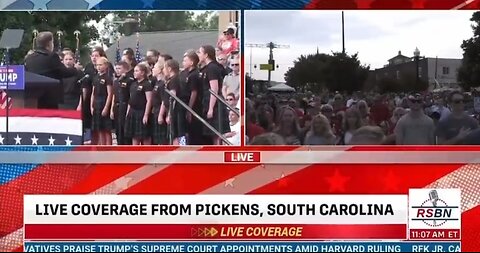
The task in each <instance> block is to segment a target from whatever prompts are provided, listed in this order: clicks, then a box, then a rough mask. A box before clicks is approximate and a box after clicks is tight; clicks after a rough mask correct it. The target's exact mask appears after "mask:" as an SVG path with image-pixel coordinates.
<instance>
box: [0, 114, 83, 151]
mask: <svg viewBox="0 0 480 253" xmlns="http://www.w3.org/2000/svg"><path fill="white" fill-rule="evenodd" d="M8 116H9V117H8V126H9V128H8V130H9V131H8V138H7V131H6V130H7V129H6V124H7V118H6V110H0V145H44V146H57V145H59V146H72V145H80V144H82V143H81V140H82V133H83V131H82V119H81V115H80V112H77V111H63V110H39V109H12V110H9V114H8Z"/></svg>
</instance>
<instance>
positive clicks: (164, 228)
mask: <svg viewBox="0 0 480 253" xmlns="http://www.w3.org/2000/svg"><path fill="white" fill-rule="evenodd" d="M239 227H243V228H244V229H245V231H244V233H245V234H243V236H234V235H231V234H230V235H227V231H230V232H231V231H232V230H227V228H237V229H238V228H239ZM248 227H250V228H256V230H257V232H258V233H260V234H259V235H258V236H255V235H254V234H250V235H251V236H248V235H247V232H251V233H253V231H254V230H253V229H248ZM269 227H274V228H275V227H280V228H282V227H286V228H292V227H300V228H301V231H302V232H301V234H302V235H303V236H301V237H298V236H282V235H276V236H268V235H267V236H266V235H265V234H263V235H262V228H263V229H264V231H263V233H266V232H265V229H267V228H269ZM211 228H215V229H216V230H217V231H218V233H217V234H216V235H214V236H211V235H209V236H207V235H205V232H204V231H205V229H211ZM222 228H223V229H222ZM192 229H193V230H192ZM198 230H200V231H198ZM210 231H211V230H210ZM237 231H238V230H237ZM267 231H268V230H267ZM199 232H200V234H199ZM240 238H242V239H246V238H248V239H277V240H279V239H284V240H285V239H406V225H405V224H393V225H392V224H388V225H370V224H368V225H336V224H335V225H331V224H321V225H217V224H215V225H212V224H205V225H203V224H202V225H184V224H181V225H180V224H175V225H171V224H142V225H138V224H55V225H45V224H35V225H32V224H28V225H25V239H30V240H40V239H45V240H48V239H53V240H62V239H63V240H68V239H140V240H142V239H209V240H219V239H220V240H221V239H240Z"/></svg>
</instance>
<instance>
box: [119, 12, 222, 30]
mask: <svg viewBox="0 0 480 253" xmlns="http://www.w3.org/2000/svg"><path fill="white" fill-rule="evenodd" d="M128 18H130V19H131V20H132V21H135V20H137V21H140V22H139V23H138V24H134V23H126V24H124V25H119V26H118V31H119V32H120V34H123V35H125V36H128V35H132V34H134V33H135V32H137V31H138V32H155V31H183V30H210V29H218V15H217V14H214V12H213V11H206V12H204V13H201V14H200V15H197V16H194V14H193V12H189V11H159V12H131V11H130V12H119V13H116V14H115V20H126V19H128Z"/></svg>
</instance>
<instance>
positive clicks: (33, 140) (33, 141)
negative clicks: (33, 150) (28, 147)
mask: <svg viewBox="0 0 480 253" xmlns="http://www.w3.org/2000/svg"><path fill="white" fill-rule="evenodd" d="M30 140H32V145H38V138H37V136H35V135H33V138H30Z"/></svg>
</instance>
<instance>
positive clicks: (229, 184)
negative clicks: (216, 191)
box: [225, 177, 235, 188]
mask: <svg viewBox="0 0 480 253" xmlns="http://www.w3.org/2000/svg"><path fill="white" fill-rule="evenodd" d="M234 181H235V178H234V177H233V178H230V179H228V180H227V181H225V187H232V188H233V182H234Z"/></svg>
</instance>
